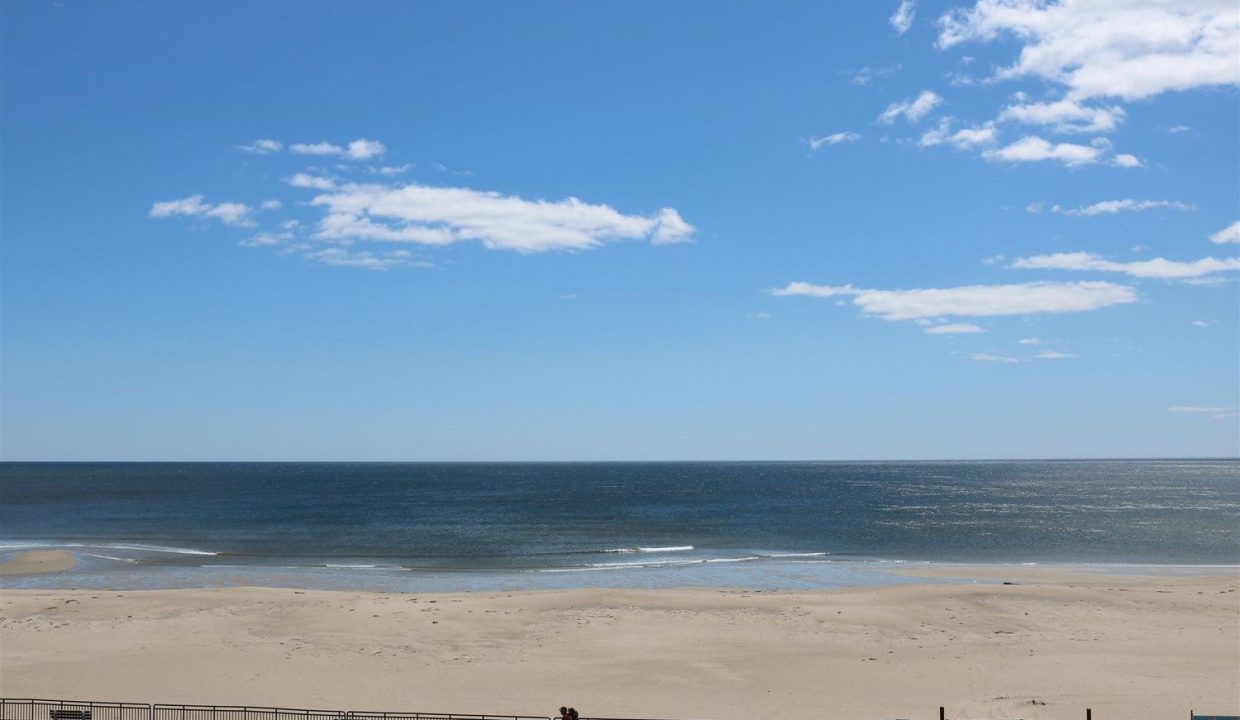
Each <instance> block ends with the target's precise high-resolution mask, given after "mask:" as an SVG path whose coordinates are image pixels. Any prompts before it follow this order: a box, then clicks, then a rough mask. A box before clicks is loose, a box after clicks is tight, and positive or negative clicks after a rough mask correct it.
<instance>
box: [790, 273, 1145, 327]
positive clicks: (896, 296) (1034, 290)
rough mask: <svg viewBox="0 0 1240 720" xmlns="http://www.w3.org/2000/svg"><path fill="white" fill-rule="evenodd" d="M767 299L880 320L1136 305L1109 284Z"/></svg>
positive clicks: (820, 289)
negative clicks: (828, 306) (824, 303)
mask: <svg viewBox="0 0 1240 720" xmlns="http://www.w3.org/2000/svg"><path fill="white" fill-rule="evenodd" d="M771 294H772V295H776V296H781V297H786V296H796V295H802V296H809V297H851V298H852V302H853V304H854V305H856V306H857V307H858V308H860V310H861V312H862V313H864V314H866V315H873V316H875V317H879V318H882V319H884V320H916V319H919V318H940V317H992V316H1000V315H1035V314H1041V313H1069V312H1084V311H1089V310H1098V309H1101V308H1105V307H1110V306H1112V305H1121V304H1124V303H1131V302H1136V300H1137V294H1136V292H1134V291H1133V289H1132V288H1130V287H1127V286H1125V285H1116V284H1113V283H1108V282H1033V283H1021V284H1012V285H965V286H961V287H951V288H926V289H913V290H865V289H861V288H856V287H853V286H852V285H843V286H830V285H813V284H811V283H807V282H792V283H789V284H788V285H787V286H785V287H782V288H778V289H775V290H772V291H771Z"/></svg>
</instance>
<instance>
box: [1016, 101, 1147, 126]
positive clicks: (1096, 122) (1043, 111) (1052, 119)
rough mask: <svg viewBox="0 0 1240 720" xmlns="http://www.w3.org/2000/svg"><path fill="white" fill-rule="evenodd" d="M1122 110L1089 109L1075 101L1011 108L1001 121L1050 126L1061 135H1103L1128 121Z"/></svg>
mask: <svg viewBox="0 0 1240 720" xmlns="http://www.w3.org/2000/svg"><path fill="white" fill-rule="evenodd" d="M1124 115H1125V113H1124V109H1123V108H1121V107H1115V106H1111V107H1086V106H1084V105H1081V104H1080V103H1078V102H1076V101H1075V100H1066V99H1065V100H1056V101H1053V102H1045V103H1027V104H1020V105H1009V106H1008V107H1006V108H1004V109H1003V111H1002V112H1000V113H999V120H1000V122H1017V123H1022V124H1024V125H1046V126H1049V127H1050V128H1051V129H1052V130H1054V131H1055V132H1059V133H1099V132H1110V131H1112V130H1114V129H1115V128H1116V127H1117V126H1118V125H1119V123H1120V122H1122V121H1123V119H1124Z"/></svg>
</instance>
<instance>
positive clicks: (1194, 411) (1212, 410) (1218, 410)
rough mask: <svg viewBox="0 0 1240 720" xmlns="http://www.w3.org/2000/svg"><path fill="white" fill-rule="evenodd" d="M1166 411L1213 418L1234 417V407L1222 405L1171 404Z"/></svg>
mask: <svg viewBox="0 0 1240 720" xmlns="http://www.w3.org/2000/svg"><path fill="white" fill-rule="evenodd" d="M1167 412H1171V413H1176V414H1178V415H1209V416H1210V417H1212V418H1214V419H1215V420H1225V419H1227V418H1233V417H1236V409H1235V408H1234V407H1227V406H1223V405H1172V406H1171V407H1169V408H1167Z"/></svg>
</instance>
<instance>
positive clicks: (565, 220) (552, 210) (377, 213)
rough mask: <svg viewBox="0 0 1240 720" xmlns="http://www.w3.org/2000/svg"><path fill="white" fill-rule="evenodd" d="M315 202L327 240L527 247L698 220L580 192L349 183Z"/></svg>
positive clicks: (663, 232) (685, 234) (687, 237)
mask: <svg viewBox="0 0 1240 720" xmlns="http://www.w3.org/2000/svg"><path fill="white" fill-rule="evenodd" d="M311 204H312V205H315V206H317V207H320V208H323V210H324V211H325V213H326V215H325V216H324V218H323V219H322V220H321V221H320V223H319V228H318V232H317V236H318V237H319V238H321V239H330V240H351V239H364V240H381V241H390V242H412V243H421V244H428V245H448V244H452V243H457V242H465V241H471V240H472V241H478V242H481V243H482V244H483V246H485V247H488V248H492V249H502V250H515V251H517V252H522V253H536V252H546V251H549V250H587V249H590V248H593V247H598V246H599V245H602V244H603V243H606V242H611V241H616V240H647V241H649V242H650V243H651V244H653V245H670V244H675V243H681V242H688V241H691V240H692V237H693V233H694V228H693V226H692V225H690V224H689V223H687V222H685V220H684V219H683V218H682V217H681V216H680V214H679V213H678V212H676V210H675V209H673V208H664V209H662V210H660V211H658V212H656V213H654V214H651V215H625V214H623V213H620V212H618V211H616V210H615V209H613V208H611V207H610V206H607V205H594V204H590V203H585V202H582V201H581V200H578V199H577V198H567V199H565V200H560V201H556V202H549V201H546V200H526V199H524V198H520V197H516V196H512V195H501V194H499V193H494V192H483V191H478V190H472V189H469V188H446V187H434V186H428V185H417V184H410V185H404V186H388V185H373V184H350V185H346V186H343V187H342V188H340V189H339V190H337V191H336V192H334V193H331V194H324V195H319V196H318V197H316V198H314V199H313V200H312V201H311Z"/></svg>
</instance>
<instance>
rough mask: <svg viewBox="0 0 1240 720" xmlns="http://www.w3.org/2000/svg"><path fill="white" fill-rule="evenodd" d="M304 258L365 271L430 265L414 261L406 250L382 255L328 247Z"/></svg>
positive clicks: (307, 254)
mask: <svg viewBox="0 0 1240 720" xmlns="http://www.w3.org/2000/svg"><path fill="white" fill-rule="evenodd" d="M306 257H308V258H310V259H311V260H314V261H315V262H320V263H323V264H324V265H335V266H339V267H356V268H363V269H365V270H390V269H391V268H394V267H400V266H405V265H408V266H413V267H429V266H430V263H427V262H425V261H415V260H414V259H413V253H411V252H409V251H408V250H391V251H388V252H383V253H374V252H371V251H369V250H362V251H359V252H350V251H349V250H346V249H344V248H339V247H329V248H323V249H321V250H314V251H312V252H308V253H306Z"/></svg>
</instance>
